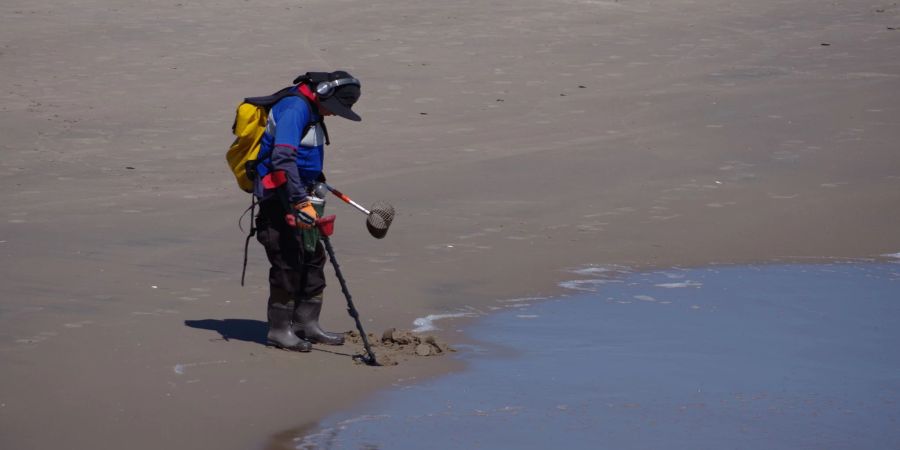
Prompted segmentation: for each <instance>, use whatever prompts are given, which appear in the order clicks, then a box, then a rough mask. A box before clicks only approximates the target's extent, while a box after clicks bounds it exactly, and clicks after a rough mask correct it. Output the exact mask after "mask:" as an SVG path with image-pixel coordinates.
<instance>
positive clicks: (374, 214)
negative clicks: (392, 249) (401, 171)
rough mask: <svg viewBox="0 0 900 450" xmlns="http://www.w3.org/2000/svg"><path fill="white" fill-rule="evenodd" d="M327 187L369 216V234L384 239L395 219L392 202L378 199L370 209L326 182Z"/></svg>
mask: <svg viewBox="0 0 900 450" xmlns="http://www.w3.org/2000/svg"><path fill="white" fill-rule="evenodd" d="M323 184H325V183H323ZM325 187H327V188H328V190H329V191H331V193H332V194H334V195H335V196H337V198H339V199H341V200H343V201H344V202H345V203H347V204H348V205H350V206H353V207H354V208H356V209H358V210H360V211H361V212H362V213H363V214H365V215H366V216H367V218H366V229H367V230H369V234H371V235H372V237H374V238H376V239H382V238H384V237H385V236H386V235H387V232H388V228H390V226H391V222H393V221H394V207H393V206H391V204H390V203H387V202H383V201H377V202H375V203H374V204H372V207H371V208H370V209H366V208H363V207H362V205H360V204H359V203H356V202H354V201H353V200H352V199H351V198H350V197H347V195H346V194H344V193H343V192H341V191H339V190H337V189H335V188H334V187H332V186H331V185H329V184H325Z"/></svg>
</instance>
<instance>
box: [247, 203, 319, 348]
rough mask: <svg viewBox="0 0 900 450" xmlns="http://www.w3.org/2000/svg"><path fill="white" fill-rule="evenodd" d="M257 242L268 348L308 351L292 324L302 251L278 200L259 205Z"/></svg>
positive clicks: (300, 282)
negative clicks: (264, 276)
mask: <svg viewBox="0 0 900 450" xmlns="http://www.w3.org/2000/svg"><path fill="white" fill-rule="evenodd" d="M259 206H260V208H259V216H257V220H256V226H257V232H256V239H257V240H258V241H259V243H260V244H262V245H263V247H265V249H266V256H267V257H268V259H269V263H270V265H271V267H270V268H269V301H268V308H267V314H266V316H267V319H268V323H269V332H268V334H267V336H266V338H267V342H268V344H269V345H272V346H275V347H279V348H284V349H287V350H295V351H301V352H308V351H310V348H311V346H310V343H309V342H307V341H305V340H303V339H301V338H300V337H298V336H297V335H296V334H295V333H294V331H293V327H292V325H291V322H292V320H293V315H294V308H295V303H296V302H295V300H294V298H295V297H296V293H297V292H299V291H300V289H301V286H302V278H303V277H302V274H301V271H302V265H301V263H300V259H301V257H302V253H301V252H302V248H301V246H300V245H298V242H297V238H296V233H294V232H293V230H292V229H291V228H290V227H289V226H288V225H287V224H286V223H285V221H284V209H283V208H282V207H281V205H280V204H279V203H278V202H277V199H270V200H266V201H264V202H262V203H260V205H259Z"/></svg>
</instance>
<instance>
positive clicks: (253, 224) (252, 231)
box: [238, 194, 259, 286]
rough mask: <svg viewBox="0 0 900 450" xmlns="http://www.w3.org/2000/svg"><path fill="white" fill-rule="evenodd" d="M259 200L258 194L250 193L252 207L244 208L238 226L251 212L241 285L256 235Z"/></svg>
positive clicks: (245, 242)
mask: <svg viewBox="0 0 900 450" xmlns="http://www.w3.org/2000/svg"><path fill="white" fill-rule="evenodd" d="M258 203H259V202H257V200H256V196H255V195H253V194H250V207H249V208H247V209H245V210H244V213H243V214H241V217H240V218H239V219H238V227H239V228H240V226H241V219H243V218H244V216H245V215H247V212H249V213H250V232H249V233H247V239H246V240H245V241H244V267H243V269H241V286H243V285H244V277H245V276H246V275H247V252H248V250H249V249H250V239H252V238H253V236H256V205H257V204H258Z"/></svg>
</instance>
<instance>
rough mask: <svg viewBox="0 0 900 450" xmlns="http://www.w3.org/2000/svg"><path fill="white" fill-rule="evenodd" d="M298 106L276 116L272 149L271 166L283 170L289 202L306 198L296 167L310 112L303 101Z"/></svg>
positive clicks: (304, 188)
mask: <svg viewBox="0 0 900 450" xmlns="http://www.w3.org/2000/svg"><path fill="white" fill-rule="evenodd" d="M298 106H299V107H298V108H288V109H286V110H285V111H284V112H283V113H282V114H281V115H280V117H278V122H277V125H276V127H275V143H274V144H275V146H274V148H273V149H272V166H273V168H274V169H275V170H282V171H284V173H285V175H286V176H287V185H286V186H285V189H287V194H288V200H289V201H290V203H291V204H294V203H297V202H299V201H301V200H304V199H305V198H306V185H305V184H304V183H303V180H302V179H301V178H300V171H299V170H298V169H297V149H298V148H299V147H300V140H301V139H303V130H304V129H306V126H307V125H308V124H309V120H310V113H309V109H308V108H307V107H306V105H305V103H303V102H300V103H298Z"/></svg>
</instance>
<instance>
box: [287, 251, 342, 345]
mask: <svg viewBox="0 0 900 450" xmlns="http://www.w3.org/2000/svg"><path fill="white" fill-rule="evenodd" d="M325 262H326V259H325V248H324V247H323V246H322V243H321V242H317V245H316V251H315V252H312V253H307V255H306V260H305V261H304V280H303V281H304V283H303V289H302V290H301V291H300V295H299V296H298V298H297V303H296V306H295V309H294V333H295V334H296V335H297V336H300V337H302V338H304V339H306V340H308V341H310V342H314V343H319V344H328V345H341V344H343V343H344V335H343V334H342V333H329V332H327V331H325V330H323V329H322V327H321V326H320V325H319V314H321V313H322V301H323V298H324V296H323V293H324V290H325Z"/></svg>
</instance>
